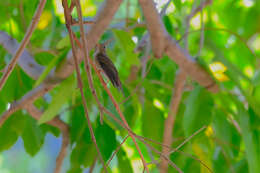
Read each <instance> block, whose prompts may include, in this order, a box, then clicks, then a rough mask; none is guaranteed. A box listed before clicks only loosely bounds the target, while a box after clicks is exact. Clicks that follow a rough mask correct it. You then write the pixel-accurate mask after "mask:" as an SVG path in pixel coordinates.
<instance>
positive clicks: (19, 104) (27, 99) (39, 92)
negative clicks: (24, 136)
mask: <svg viewBox="0 0 260 173" xmlns="http://www.w3.org/2000/svg"><path fill="white" fill-rule="evenodd" d="M53 87H54V86H52V85H46V84H41V85H40V86H38V87H37V88H35V89H33V90H31V91H30V92H28V93H27V94H26V95H24V96H23V97H22V98H21V99H20V100H19V101H15V102H13V103H12V104H11V106H10V108H9V109H8V110H7V111H5V112H4V113H2V115H1V116H0V127H1V126H2V125H3V123H4V122H5V121H6V120H7V119H8V118H9V117H10V116H11V115H12V114H13V113H14V112H16V111H18V110H20V109H22V108H23V106H25V105H27V104H29V103H33V101H34V100H36V99H37V98H39V97H41V96H43V95H44V94H45V93H46V92H48V91H49V90H51V89H52V88H53Z"/></svg>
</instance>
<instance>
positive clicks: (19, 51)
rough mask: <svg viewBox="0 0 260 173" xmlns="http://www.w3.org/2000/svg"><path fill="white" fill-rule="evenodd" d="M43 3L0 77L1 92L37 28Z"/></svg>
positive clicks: (43, 0) (42, 2)
mask: <svg viewBox="0 0 260 173" xmlns="http://www.w3.org/2000/svg"><path fill="white" fill-rule="evenodd" d="M45 3H46V0H41V1H40V3H39V5H38V7H37V9H36V12H35V14H34V16H33V18H32V22H31V24H30V26H29V28H28V29H27V31H26V34H25V36H24V38H23V40H22V43H21V44H20V47H19V48H18V49H17V51H16V53H15V55H14V56H13V58H12V60H11V62H10V63H9V64H8V66H7V68H6V71H5V73H4V74H3V75H2V77H1V80H0V90H2V88H3V86H4V84H5V82H6V80H7V78H8V77H9V75H10V74H11V72H12V71H13V69H14V67H15V65H16V62H17V60H18V59H19V57H20V56H21V55H22V53H23V51H24V49H25V47H26V45H27V44H28V42H29V40H30V38H31V36H32V33H33V31H34V29H35V27H36V26H37V24H38V21H39V19H40V16H41V13H42V11H43V8H44V6H45Z"/></svg>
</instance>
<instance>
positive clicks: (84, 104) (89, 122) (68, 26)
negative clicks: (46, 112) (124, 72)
mask: <svg viewBox="0 0 260 173" xmlns="http://www.w3.org/2000/svg"><path fill="white" fill-rule="evenodd" d="M62 5H63V7H64V15H65V20H66V27H67V30H68V32H69V37H70V43H71V47H72V53H73V57H74V64H75V68H76V74H77V81H78V87H79V89H80V94H81V99H82V103H83V108H84V112H85V116H86V119H87V123H88V127H89V131H90V134H91V139H92V141H93V143H94V145H95V147H96V150H97V153H98V156H99V159H100V161H101V163H102V164H103V167H104V170H105V172H108V171H107V168H106V165H105V162H104V160H103V158H102V155H101V152H100V150H99V148H98V145H97V141H96V138H95V135H94V131H93V128H92V124H91V121H90V118H89V114H88V109H87V103H86V99H85V96H84V91H83V82H82V79H81V76H80V69H79V62H78V57H77V53H76V46H75V44H74V39H73V34H72V30H71V28H70V22H71V21H70V19H71V18H70V14H69V8H68V4H67V1H66V0H62Z"/></svg>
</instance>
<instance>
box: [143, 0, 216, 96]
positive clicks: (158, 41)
mask: <svg viewBox="0 0 260 173" xmlns="http://www.w3.org/2000/svg"><path fill="white" fill-rule="evenodd" d="M139 4H140V5H141V7H142V10H143V13H144V16H145V19H146V25H147V28H148V30H149V33H150V35H151V42H152V47H153V52H154V54H155V56H157V57H161V56H162V54H163V53H164V52H165V53H166V54H167V55H168V56H169V57H170V58H171V59H172V60H173V61H175V63H176V64H178V65H179V67H180V68H181V69H182V70H183V71H184V72H186V73H187V74H188V75H190V76H191V77H192V78H193V79H194V80H196V81H197V82H198V83H199V84H201V85H202V86H204V87H205V88H207V89H208V90H209V91H212V92H217V91H218V86H217V84H216V83H215V81H214V80H213V79H212V78H211V76H210V75H209V74H208V73H207V72H206V71H205V70H204V69H203V68H202V67H200V66H199V65H198V64H197V63H196V62H194V61H193V60H192V58H191V56H190V55H189V54H188V53H187V52H186V51H184V50H183V49H182V48H180V46H179V45H178V44H177V43H176V42H175V41H174V40H173V39H172V38H171V36H170V35H169V34H168V33H167V32H166V30H165V27H164V25H163V23H162V21H161V19H160V16H159V14H158V13H157V11H156V8H155V6H154V3H153V1H152V0H139ZM157 46H158V48H157V49H155V48H154V47H157Z"/></svg>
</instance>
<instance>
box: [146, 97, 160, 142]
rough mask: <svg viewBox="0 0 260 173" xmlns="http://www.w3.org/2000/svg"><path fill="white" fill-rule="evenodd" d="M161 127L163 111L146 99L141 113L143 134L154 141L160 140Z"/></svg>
mask: <svg viewBox="0 0 260 173" xmlns="http://www.w3.org/2000/svg"><path fill="white" fill-rule="evenodd" d="M163 127H164V117H163V112H162V111H161V110H160V109H158V108H156V107H155V106H154V105H153V104H152V103H151V102H148V101H146V102H145V103H144V108H143V113H142V132H143V135H144V136H145V137H147V138H151V139H153V140H156V141H162V136H163Z"/></svg>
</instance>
